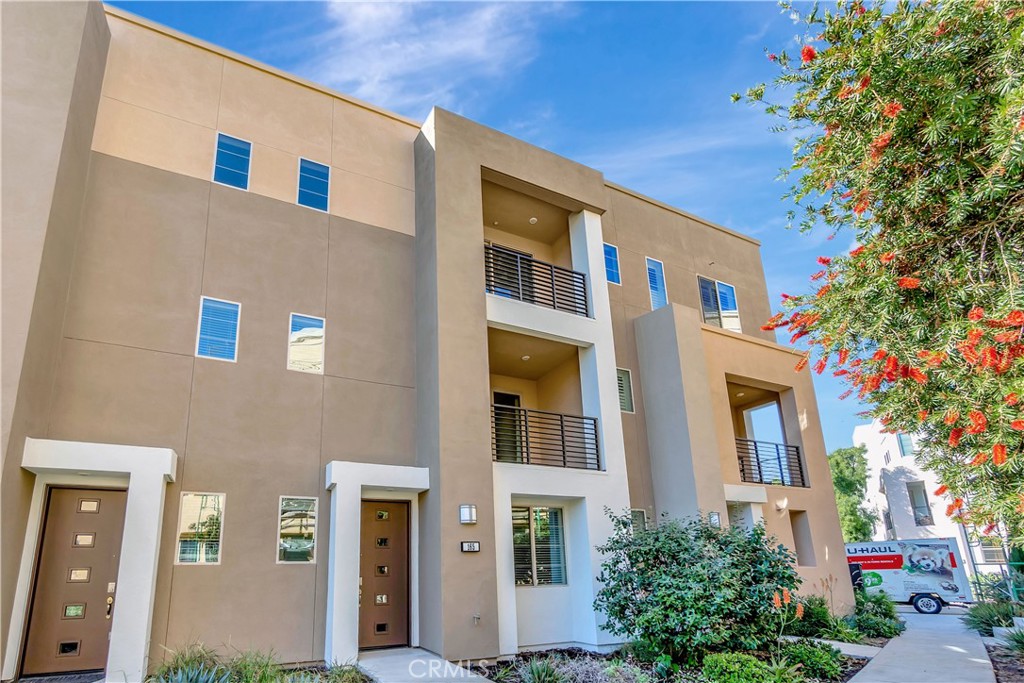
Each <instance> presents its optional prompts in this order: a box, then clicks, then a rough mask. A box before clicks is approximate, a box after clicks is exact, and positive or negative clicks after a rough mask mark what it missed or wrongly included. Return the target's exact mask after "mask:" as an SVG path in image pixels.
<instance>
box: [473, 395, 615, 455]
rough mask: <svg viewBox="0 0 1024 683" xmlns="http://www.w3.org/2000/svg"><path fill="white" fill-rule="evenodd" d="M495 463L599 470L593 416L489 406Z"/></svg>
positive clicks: (594, 419) (595, 423) (595, 420)
mask: <svg viewBox="0 0 1024 683" xmlns="http://www.w3.org/2000/svg"><path fill="white" fill-rule="evenodd" d="M491 453H492V456H493V458H494V461H495V462H513V463H522V464H526V465H549V466H552V467H570V468H575V469H583V470H599V469H601V453H600V450H599V448H598V437H597V418H596V417H583V416H581V415H563V414H561V413H552V412H548V411H546V410H530V409H527V408H518V407H515V406H505V405H492V406H491Z"/></svg>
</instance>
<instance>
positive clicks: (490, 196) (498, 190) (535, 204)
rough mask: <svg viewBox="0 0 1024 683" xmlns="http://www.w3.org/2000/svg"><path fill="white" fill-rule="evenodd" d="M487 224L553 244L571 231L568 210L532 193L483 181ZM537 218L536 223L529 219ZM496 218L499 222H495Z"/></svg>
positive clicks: (485, 223) (485, 220) (485, 221)
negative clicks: (530, 194)
mask: <svg viewBox="0 0 1024 683" xmlns="http://www.w3.org/2000/svg"><path fill="white" fill-rule="evenodd" d="M482 186H483V204H484V225H486V226H489V227H493V228H496V229H498V230H504V231H506V232H511V233H513V234H515V235H519V236H520V237H526V238H527V239H531V240H537V241H538V242H543V243H544V244H551V243H552V242H554V241H555V240H557V239H558V238H559V237H561V236H563V235H565V234H567V233H568V231H569V212H568V211H566V210H565V209H563V208H561V207H558V206H555V205H554V204H549V203H547V202H545V201H542V200H540V199H537V198H536V197H531V196H529V195H525V194H522V193H521V192H516V191H515V190H510V189H508V188H507V187H502V186H501V185H496V184H494V183H492V182H489V181H486V180H484V181H482ZM531 218H536V219H537V223H536V224H535V225H531V224H530V219H531ZM495 222H497V225H495Z"/></svg>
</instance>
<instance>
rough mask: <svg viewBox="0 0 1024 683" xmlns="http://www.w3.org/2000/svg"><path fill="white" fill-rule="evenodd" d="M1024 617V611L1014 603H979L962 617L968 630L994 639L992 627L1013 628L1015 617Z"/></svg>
mask: <svg viewBox="0 0 1024 683" xmlns="http://www.w3.org/2000/svg"><path fill="white" fill-rule="evenodd" d="M1020 616H1024V609H1022V607H1021V605H1020V604H1018V603H1014V602H979V603H978V604H976V605H973V606H972V607H971V608H970V609H969V610H967V614H965V615H964V616H962V617H960V620H961V621H963V622H964V623H965V624H966V625H967V628H971V629H974V630H975V631H977V632H978V633H979V634H981V635H983V636H986V637H988V638H991V637H992V627H993V626H1001V627H1004V628H1008V627H1010V626H1013V617H1020Z"/></svg>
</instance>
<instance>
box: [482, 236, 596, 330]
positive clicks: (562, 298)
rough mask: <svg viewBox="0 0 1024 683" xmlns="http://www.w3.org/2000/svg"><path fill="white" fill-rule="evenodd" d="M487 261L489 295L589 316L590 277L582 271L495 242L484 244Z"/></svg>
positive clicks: (486, 272) (486, 271)
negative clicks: (588, 294)
mask: <svg viewBox="0 0 1024 683" xmlns="http://www.w3.org/2000/svg"><path fill="white" fill-rule="evenodd" d="M484 264H485V277H486V288H487V293H488V294H494V295H496V296H502V297H506V298H509V299H516V300H518V301H525V302H526V303H528V304H533V305H535V306H543V307H545V308H553V309H555V310H556V311H565V312H566V313H572V314H574V315H579V316H583V317H588V316H589V315H590V308H589V305H588V303H587V277H586V275H584V274H583V273H577V272H576V271H574V270H570V269H568V268H563V267H561V266H556V265H554V264H552V263H545V262H544V261H539V260H537V259H535V258H533V257H532V256H530V255H529V254H527V253H525V252H522V251H518V250H515V249H510V248H508V247H502V246H498V245H496V244H487V245H485V246H484Z"/></svg>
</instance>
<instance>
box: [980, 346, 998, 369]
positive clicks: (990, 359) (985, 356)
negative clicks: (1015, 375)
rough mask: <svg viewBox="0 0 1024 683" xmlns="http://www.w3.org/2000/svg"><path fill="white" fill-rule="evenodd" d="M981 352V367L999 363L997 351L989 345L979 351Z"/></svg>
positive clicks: (989, 366) (993, 365)
mask: <svg viewBox="0 0 1024 683" xmlns="http://www.w3.org/2000/svg"><path fill="white" fill-rule="evenodd" d="M979 353H980V354H981V367H983V368H994V367H995V366H996V365H997V364H998V363H999V352H998V351H996V350H995V349H994V348H992V347H991V346H986V347H984V348H982V349H981V351H979Z"/></svg>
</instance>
